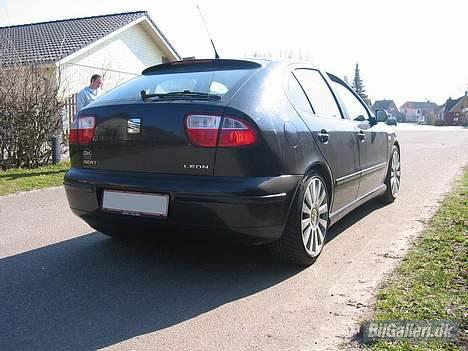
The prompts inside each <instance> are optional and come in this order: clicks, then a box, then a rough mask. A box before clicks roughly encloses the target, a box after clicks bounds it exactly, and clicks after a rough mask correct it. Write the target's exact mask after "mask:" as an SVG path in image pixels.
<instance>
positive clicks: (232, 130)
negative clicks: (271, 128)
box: [185, 114, 257, 147]
mask: <svg viewBox="0 0 468 351" xmlns="http://www.w3.org/2000/svg"><path fill="white" fill-rule="evenodd" d="M220 122H221V116H212V115H201V114H199V115H198V114H193V115H187V117H186V118H185V128H186V130H187V135H188V137H189V139H190V142H191V143H192V144H193V145H196V146H204V147H216V146H220V147H238V146H249V145H253V144H255V143H256V142H257V133H256V132H255V129H254V128H253V127H252V126H251V125H250V124H249V123H247V122H245V121H243V120H240V119H237V118H234V117H224V119H223V124H222V127H221V128H220Z"/></svg>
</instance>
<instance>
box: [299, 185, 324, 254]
mask: <svg viewBox="0 0 468 351" xmlns="http://www.w3.org/2000/svg"><path fill="white" fill-rule="evenodd" d="M327 226H328V196H327V189H326V187H325V184H324V183H323V182H322V181H321V180H320V178H312V179H310V180H309V181H308V182H307V185H306V190H305V192H304V198H303V200H302V215H301V233H302V242H303V244H304V248H305V250H306V252H307V253H308V254H309V255H310V256H312V257H315V256H318V255H319V254H320V251H322V247H323V243H324V241H325V234H326V232H327Z"/></svg>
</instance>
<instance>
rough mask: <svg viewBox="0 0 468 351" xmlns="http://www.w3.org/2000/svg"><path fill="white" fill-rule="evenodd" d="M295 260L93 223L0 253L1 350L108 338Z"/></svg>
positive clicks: (125, 335)
mask: <svg viewBox="0 0 468 351" xmlns="http://www.w3.org/2000/svg"><path fill="white" fill-rule="evenodd" d="M380 207H382V204H380V203H379V202H377V201H371V202H369V203H367V204H365V205H363V206H361V207H360V208H358V209H357V210H355V211H353V212H351V213H350V214H349V215H348V216H346V217H345V218H344V219H342V220H341V221H340V222H339V223H337V224H336V225H335V226H333V227H332V228H331V230H330V232H329V236H328V241H331V240H333V239H334V238H336V237H337V236H338V235H339V234H341V233H342V232H344V231H345V230H346V229H347V228H349V227H350V226H352V225H353V224H354V223H356V222H357V221H359V220H360V219H361V218H363V217H365V216H367V215H368V214H369V213H371V212H372V211H374V210H376V209H379V208H380ZM301 270H302V268H300V267H295V266H290V265H282V264H277V263H274V261H273V259H272V258H271V257H270V256H269V254H268V251H267V250H266V248H264V247H246V248H239V247H237V248H236V247H233V246H220V245H217V246H214V245H213V244H211V245H206V244H200V243H197V242H193V241H189V242H186V241H184V240H179V241H177V242H169V241H167V240H164V239H162V238H160V239H158V240H144V241H143V240H142V241H118V240H112V239H108V238H107V237H105V236H103V235H102V234H100V233H96V232H95V233H91V234H88V235H84V236H81V237H77V238H74V239H71V240H68V241H64V242H60V243H58V244H54V245H50V246H46V247H43V248H39V249H36V250H32V251H29V252H26V253H22V254H18V255H16V256H11V257H7V258H3V259H0V279H1V280H0V282H1V283H0V321H1V323H0V350H10V349H15V350H18V349H20V350H25V349H35V350H51V349H72V350H75V349H80V350H82V349H97V348H101V347H105V346H109V345H113V344H115V343H118V342H121V341H124V340H127V339H130V338H132V337H135V336H138V335H142V334H146V333H151V332H154V331H157V330H160V329H164V328H167V327H170V326H173V325H175V324H178V323H181V322H183V321H186V320H189V319H191V318H194V317H196V316H198V315H200V314H202V313H205V312H208V311H210V310H213V309H216V308H217V307H219V306H222V305H224V304H226V303H229V302H232V301H235V300H238V299H241V298H243V297H246V296H249V295H252V294H255V293H257V292H259V291H262V290H264V289H267V288H269V287H272V286H274V285H276V284H278V283H280V282H282V281H284V280H286V279H288V278H290V277H292V276H294V275H295V274H297V273H299V272H300V271H301ZM259 313H261V311H259ZM155 347H157V345H155Z"/></svg>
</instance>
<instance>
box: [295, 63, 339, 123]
mask: <svg viewBox="0 0 468 351" xmlns="http://www.w3.org/2000/svg"><path fill="white" fill-rule="evenodd" d="M294 75H295V76H296V77H297V79H298V81H299V83H301V85H302V87H303V88H304V91H305V92H306V94H307V97H308V98H309V101H310V103H311V104H312V108H313V109H314V112H315V113H316V114H317V115H319V116H323V117H337V118H341V113H340V110H339V109H338V105H337V104H336V101H335V98H334V97H333V95H332V92H331V90H330V88H329V87H328V85H327V83H326V82H325V79H323V77H322V75H321V74H320V72H318V71H316V70H313V69H297V70H295V71H294Z"/></svg>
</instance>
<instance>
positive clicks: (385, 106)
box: [372, 99, 405, 122]
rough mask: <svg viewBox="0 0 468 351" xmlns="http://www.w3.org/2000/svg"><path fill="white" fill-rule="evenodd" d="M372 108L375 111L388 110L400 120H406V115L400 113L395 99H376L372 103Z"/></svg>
mask: <svg viewBox="0 0 468 351" xmlns="http://www.w3.org/2000/svg"><path fill="white" fill-rule="evenodd" d="M372 108H373V109H374V111H375V110H377V109H381V110H385V111H387V113H388V114H389V115H391V116H393V117H395V118H396V119H397V120H398V122H403V121H404V120H405V115H404V114H402V113H400V111H399V110H398V107H397V105H396V104H395V101H393V100H386V99H383V100H376V101H375V102H374V104H373V105H372Z"/></svg>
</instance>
